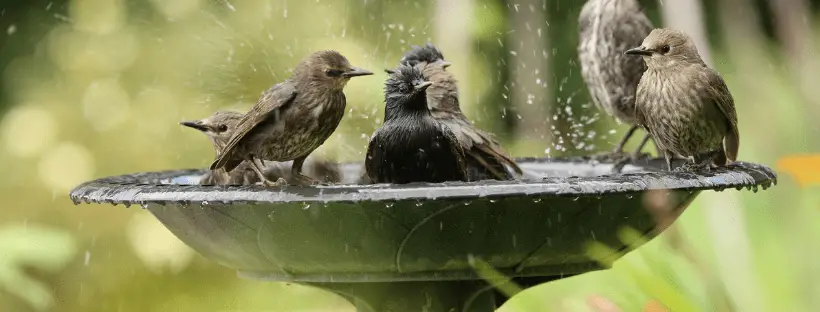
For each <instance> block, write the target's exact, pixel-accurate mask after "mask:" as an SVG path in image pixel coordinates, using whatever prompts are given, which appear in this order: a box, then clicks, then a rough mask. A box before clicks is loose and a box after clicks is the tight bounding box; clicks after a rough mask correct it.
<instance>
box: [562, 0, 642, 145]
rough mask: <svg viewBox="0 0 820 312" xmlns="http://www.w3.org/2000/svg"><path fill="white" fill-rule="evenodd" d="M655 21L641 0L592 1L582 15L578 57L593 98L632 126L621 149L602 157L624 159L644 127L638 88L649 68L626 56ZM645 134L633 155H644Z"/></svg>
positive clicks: (605, 109)
mask: <svg viewBox="0 0 820 312" xmlns="http://www.w3.org/2000/svg"><path fill="white" fill-rule="evenodd" d="M652 28H653V27H652V22H651V21H650V20H649V19H648V18H647V17H646V15H644V14H643V11H642V9H641V5H640V4H639V3H638V1H637V0H589V1H587V2H586V3H585V4H584V6H583V8H582V9H581V14H580V16H579V18H578V30H579V39H578V40H579V44H578V60H579V62H580V65H581V76H582V77H583V78H584V82H585V83H586V85H587V89H588V90H589V94H590V96H591V98H592V102H593V103H595V105H596V106H598V107H599V108H600V109H603V110H604V111H605V112H606V113H607V114H609V115H610V116H612V117H615V118H616V119H617V120H618V121H620V122H623V123H626V124H629V125H630V128H629V130H627V131H626V134H625V135H624V137H623V138H622V139H621V140H620V141H619V142H618V145H616V146H615V149H614V150H613V151H612V152H610V153H606V154H602V155H599V156H598V158H611V157H613V156H614V157H615V158H622V157H623V148H624V145H625V144H626V142H627V141H628V140H629V138H630V137H631V136H632V135H633V134H634V132H635V130H636V129H638V125H637V123H636V120H635V92H636V91H637V88H638V82H639V81H640V80H641V75H642V74H643V72H644V71H645V70H646V66H645V65H644V62H643V61H641V60H640V59H639V58H636V57H630V56H628V55H624V52H625V51H626V50H628V49H631V48H634V47H636V46H638V45H640V44H641V42H642V41H643V39H644V38H646V36H647V35H649V32H651V31H652ZM649 137H650V136H649V134H648V133H647V134H646V135H645V136H644V139H643V141H641V143H640V145H639V146H638V148H637V150H636V151H635V152H634V153H633V155H632V158H636V157H638V155H640V153H641V150H642V149H643V146H644V145H645V144H646V142H647V140H648V139H649Z"/></svg>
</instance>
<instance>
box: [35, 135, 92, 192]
mask: <svg viewBox="0 0 820 312" xmlns="http://www.w3.org/2000/svg"><path fill="white" fill-rule="evenodd" d="M38 169H39V170H38V171H39V175H40V179H41V180H42V181H43V183H45V184H46V186H47V187H49V188H50V189H51V190H52V191H54V192H61V193H62V192H68V191H70V190H71V189H72V188H74V187H75V186H77V184H80V183H82V182H84V181H87V180H89V179H91V177H92V176H93V175H94V156H93V155H91V152H89V151H88V149H87V148H85V146H82V145H80V144H77V143H73V142H61V143H59V144H57V146H55V147H54V148H53V149H50V150H48V151H46V153H44V154H43V158H42V159H41V160H40V163H39V165H38Z"/></svg>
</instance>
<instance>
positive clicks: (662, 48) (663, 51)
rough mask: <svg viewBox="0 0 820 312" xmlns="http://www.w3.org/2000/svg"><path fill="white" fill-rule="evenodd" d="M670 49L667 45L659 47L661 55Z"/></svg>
mask: <svg viewBox="0 0 820 312" xmlns="http://www.w3.org/2000/svg"><path fill="white" fill-rule="evenodd" d="M671 49H672V48H671V47H670V46H669V45H668V44H667V45H665V46H663V47H661V53H663V54H666V53H669V50H671Z"/></svg>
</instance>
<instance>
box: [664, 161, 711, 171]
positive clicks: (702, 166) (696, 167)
mask: <svg viewBox="0 0 820 312" xmlns="http://www.w3.org/2000/svg"><path fill="white" fill-rule="evenodd" d="M711 169H712V166H711V165H710V164H709V163H708V162H704V163H699V164H697V163H685V164H683V165H681V166H680V167H677V168H675V169H673V170H672V171H674V172H698V171H707V172H708V171H711Z"/></svg>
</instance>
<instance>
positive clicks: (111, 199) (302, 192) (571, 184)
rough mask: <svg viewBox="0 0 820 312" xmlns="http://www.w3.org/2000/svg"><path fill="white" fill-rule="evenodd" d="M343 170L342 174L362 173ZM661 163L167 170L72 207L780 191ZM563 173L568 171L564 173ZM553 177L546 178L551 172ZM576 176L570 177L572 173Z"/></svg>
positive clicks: (758, 176)
mask: <svg viewBox="0 0 820 312" xmlns="http://www.w3.org/2000/svg"><path fill="white" fill-rule="evenodd" d="M516 161H517V162H518V163H519V164H520V165H521V166H522V168H524V169H525V170H527V169H528V168H531V167H534V166H542V167H544V168H547V169H549V168H551V167H555V168H554V169H561V170H565V169H566V168H567V167H568V166H569V168H570V169H579V170H580V169H584V168H586V169H588V170H598V172H600V171H601V169H600V168H598V169H596V168H594V167H596V166H605V167H606V166H609V167H611V164H604V163H598V164H596V163H592V162H590V161H589V158H587V157H561V158H519V159H516ZM360 165H361V164H360V163H358V164H357V163H343V164H340V167H341V168H342V169H343V170H344V169H345V167H350V166H360ZM664 166H665V164H664V163H663V160H662V159H658V158H655V159H643V160H639V161H638V162H636V163H634V164H631V165H629V166H627V167H626V168H625V170H624V171H625V172H624V173H618V174H604V175H592V176H579V175H571V174H570V175H566V176H557V177H546V178H541V179H526V180H513V181H494V180H487V181H477V182H444V183H410V184H401V185H396V184H370V185H356V184H335V185H319V186H285V187H282V188H270V187H264V186H260V185H247V186H211V185H198V184H180V183H178V182H176V183H175V182H174V180H173V179H175V178H180V177H193V176H201V175H202V174H204V173H206V172H207V170H204V169H182V170H179V169H177V170H166V171H158V172H144V173H136V174H127V175H120V176H111V177H105V178H100V179H96V180H92V181H88V182H85V183H83V184H81V185H79V186H77V187H76V188H74V189H73V190H72V191H71V195H70V197H71V199H72V201H73V202H74V203H75V204H79V203H81V202H84V203H111V204H126V205H130V204H140V205H146V204H165V203H173V202H187V203H193V204H196V203H199V204H203V205H207V204H208V203H213V204H230V203H234V202H240V203H288V202H306V203H311V202H318V203H331V202H360V201H401V200H430V199H433V200H443V199H469V198H493V197H509V196H544V195H551V196H570V197H572V196H576V197H577V196H590V195H597V196H601V195H604V194H608V195H609V194H618V193H622V194H629V193H635V192H644V191H649V190H685V191H692V192H694V191H699V190H710V189H712V190H723V189H727V188H737V189H740V188H743V187H745V188H752V187H754V188H755V189H756V188H757V186H762V187H763V188H764V189H766V188H768V187H769V186H770V185H776V184H777V174H776V173H775V172H774V171H773V170H771V169H770V168H768V167H766V166H763V165H758V164H754V163H748V162H736V163H734V164H732V165H730V166H729V167H727V168H719V169H715V170H712V171H711V172H698V173H693V172H669V171H663V170H662V169H660V168H663V167H664ZM562 168H563V169H562ZM547 172H549V170H547ZM570 172H573V171H570Z"/></svg>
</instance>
